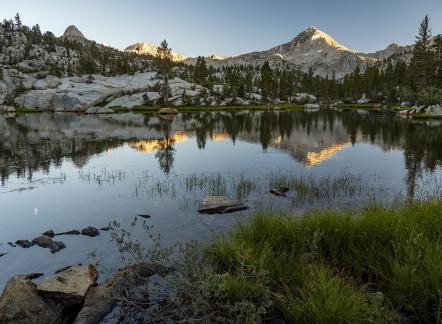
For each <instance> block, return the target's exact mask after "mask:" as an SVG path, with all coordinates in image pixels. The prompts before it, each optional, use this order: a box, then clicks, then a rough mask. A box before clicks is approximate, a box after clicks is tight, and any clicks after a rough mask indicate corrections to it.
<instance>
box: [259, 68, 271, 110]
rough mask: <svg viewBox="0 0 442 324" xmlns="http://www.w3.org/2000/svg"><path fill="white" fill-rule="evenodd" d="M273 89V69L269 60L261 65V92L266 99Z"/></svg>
mask: <svg viewBox="0 0 442 324" xmlns="http://www.w3.org/2000/svg"><path fill="white" fill-rule="evenodd" d="M272 90H273V71H272V69H271V68H270V65H269V62H268V61H266V62H265V63H264V64H263V65H262V67H261V94H262V97H263V99H264V100H265V101H266V100H268V98H269V97H270V96H271V95H272Z"/></svg>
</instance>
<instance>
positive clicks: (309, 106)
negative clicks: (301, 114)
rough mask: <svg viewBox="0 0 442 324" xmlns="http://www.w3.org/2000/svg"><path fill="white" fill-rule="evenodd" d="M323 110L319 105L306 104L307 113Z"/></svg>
mask: <svg viewBox="0 0 442 324" xmlns="http://www.w3.org/2000/svg"><path fill="white" fill-rule="evenodd" d="M320 108H321V106H320V105H319V104H306V105H304V110H305V111H317V110H319V109H320Z"/></svg>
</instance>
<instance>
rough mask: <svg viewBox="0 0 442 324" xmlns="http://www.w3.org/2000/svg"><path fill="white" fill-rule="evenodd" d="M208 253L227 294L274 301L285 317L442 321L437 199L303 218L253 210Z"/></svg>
mask: <svg viewBox="0 0 442 324" xmlns="http://www.w3.org/2000/svg"><path fill="white" fill-rule="evenodd" d="M209 255H210V260H211V262H213V263H214V265H215V269H216V270H215V272H216V273H217V274H219V275H221V276H223V278H224V279H223V283H222V285H223V287H224V298H226V299H227V300H229V302H230V303H233V304H235V303H237V302H246V301H249V302H250V301H252V302H253V303H255V304H259V307H263V305H261V304H260V303H262V301H264V300H267V301H268V300H270V301H272V304H273V305H274V306H273V308H272V309H271V310H269V312H270V313H268V314H267V315H270V314H272V315H270V316H279V317H282V318H283V319H285V320H288V321H289V322H294V323H361V322H367V323H371V322H377V323H384V322H390V321H392V322H397V321H398V320H400V319H401V318H405V317H406V318H407V319H411V320H412V321H416V322H426V323H428V322H439V321H440V320H441V319H442V303H441V298H442V201H440V200H438V201H432V202H429V203H417V204H413V205H408V206H405V207H401V208H380V207H371V208H367V209H364V210H362V211H360V212H357V213H350V212H348V213H345V212H344V213H342V212H313V213H311V214H309V215H307V216H306V217H303V218H296V217H286V216H281V215H263V214H259V215H256V216H255V217H254V218H253V219H252V220H251V221H249V222H246V223H241V224H239V225H237V226H236V227H235V228H234V229H233V230H232V232H231V233H230V234H229V235H227V236H225V237H223V238H221V239H219V240H217V241H216V242H215V243H213V245H211V246H210V248H209ZM259 307H258V308H259ZM258 308H257V309H258Z"/></svg>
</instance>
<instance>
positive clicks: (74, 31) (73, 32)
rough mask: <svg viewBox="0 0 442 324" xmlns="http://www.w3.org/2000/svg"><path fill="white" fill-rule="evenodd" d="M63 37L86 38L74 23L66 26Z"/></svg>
mask: <svg viewBox="0 0 442 324" xmlns="http://www.w3.org/2000/svg"><path fill="white" fill-rule="evenodd" d="M63 37H66V38H68V39H76V40H85V39H86V38H85V37H84V35H83V34H82V33H81V31H80V30H79V29H78V28H77V27H75V26H74V25H70V26H69V27H68V28H66V30H65V31H64V34H63Z"/></svg>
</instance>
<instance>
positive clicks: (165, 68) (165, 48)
mask: <svg viewBox="0 0 442 324" xmlns="http://www.w3.org/2000/svg"><path fill="white" fill-rule="evenodd" d="M153 63H154V66H155V68H156V69H157V71H158V75H159V77H160V78H162V79H163V82H164V83H163V87H162V89H163V91H160V92H161V93H162V97H163V100H164V103H166V104H167V103H168V101H169V78H170V76H171V71H172V67H173V56H172V49H171V48H169V44H168V43H167V41H166V40H163V41H162V42H161V45H160V46H159V47H158V48H157V53H156V56H155V57H154V60H153Z"/></svg>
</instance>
